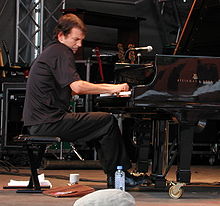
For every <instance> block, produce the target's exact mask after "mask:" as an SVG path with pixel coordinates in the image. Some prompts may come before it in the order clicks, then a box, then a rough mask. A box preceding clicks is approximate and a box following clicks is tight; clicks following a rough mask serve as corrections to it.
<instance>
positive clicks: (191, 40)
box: [174, 0, 220, 56]
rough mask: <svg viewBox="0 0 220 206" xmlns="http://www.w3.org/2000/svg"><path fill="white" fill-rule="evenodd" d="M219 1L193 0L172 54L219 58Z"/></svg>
mask: <svg viewBox="0 0 220 206" xmlns="http://www.w3.org/2000/svg"><path fill="white" fill-rule="evenodd" d="M219 25H220V1H219V0H194V2H193V4H192V7H191V9H190V12H189V14H188V17H187V20H186V22H185V25H184V27H183V30H182V33H181V35H180V38H179V40H178V42H177V45H176V48H175V50H174V54H180V55H182V54H184V55H199V56H220V26H219Z"/></svg>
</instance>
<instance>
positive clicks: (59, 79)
mask: <svg viewBox="0 0 220 206" xmlns="http://www.w3.org/2000/svg"><path fill="white" fill-rule="evenodd" d="M85 34H86V27H85V25H84V23H83V22H82V21H81V20H80V19H79V18H78V17H77V16H75V15H73V14H65V15H63V16H62V17H61V18H60V19H59V21H58V25H57V26H56V28H55V41H54V42H52V43H51V44H50V45H49V46H48V47H47V48H46V49H44V51H43V52H42V53H41V54H40V55H39V56H38V58H37V59H36V60H35V62H34V64H33V65H32V67H31V70H30V74H29V77H28V81H27V88H26V97H25V103H24V111H23V119H24V126H25V127H27V129H28V131H29V132H30V134H31V135H49V136H59V137H61V139H62V140H63V141H69V142H74V141H78V140H82V141H83V142H86V143H88V144H89V145H91V143H92V144H93V145H94V146H95V148H96V150H97V153H98V157H99V160H100V162H101V165H102V167H103V170H104V172H105V173H106V174H107V185H108V187H109V188H112V187H114V173H115V170H116V168H117V166H118V165H121V166H123V169H124V171H125V172H126V179H125V181H126V186H127V187H129V186H136V185H139V184H142V183H143V182H144V181H145V177H138V178H137V177H135V176H133V175H131V174H130V173H129V172H127V171H128V169H129V168H130V167H131V163H130V159H129V158H128V155H127V152H126V148H125V145H124V142H123V139H122V136H121V133H120V130H119V127H118V123H117V120H116V119H115V117H114V116H113V115H112V114H109V113H104V112H86V113H75V112H70V111H69V105H70V99H71V95H75V94H102V93H110V94H114V93H119V92H121V91H128V90H129V86H128V85H127V84H126V83H123V84H93V83H90V82H87V81H83V80H81V79H80V76H79V74H78V71H77V68H76V65H75V59H74V54H75V53H76V52H77V50H78V49H79V48H80V47H81V46H82V41H83V39H84V38H85Z"/></svg>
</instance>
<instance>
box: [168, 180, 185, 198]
mask: <svg viewBox="0 0 220 206" xmlns="http://www.w3.org/2000/svg"><path fill="white" fill-rule="evenodd" d="M171 184H172V186H171V187H170V188H169V196H170V197H171V198H173V199H179V198H180V197H182V195H183V188H182V187H183V186H185V185H186V184H185V183H176V184H175V183H171Z"/></svg>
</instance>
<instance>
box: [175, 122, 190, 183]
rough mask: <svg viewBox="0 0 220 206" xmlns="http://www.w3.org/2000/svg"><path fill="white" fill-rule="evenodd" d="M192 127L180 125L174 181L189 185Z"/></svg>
mask: <svg viewBox="0 0 220 206" xmlns="http://www.w3.org/2000/svg"><path fill="white" fill-rule="evenodd" d="M193 134H194V126H192V125H185V124H180V130H179V136H178V152H179V154H178V163H177V172H176V180H177V182H185V183H190V179H191V171H190V165H191V156H192V149H193V146H192V144H193Z"/></svg>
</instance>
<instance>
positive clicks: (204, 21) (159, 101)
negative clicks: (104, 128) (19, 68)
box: [97, 0, 220, 186]
mask: <svg viewBox="0 0 220 206" xmlns="http://www.w3.org/2000/svg"><path fill="white" fill-rule="evenodd" d="M219 23H220V1H219V0H209V1H207V0H194V2H193V4H192V7H191V10H190V12H189V15H188V17H187V20H186V22H185V25H184V27H183V30H182V33H181V35H180V38H179V41H178V43H177V45H176V48H175V51H174V54H172V55H163V54H157V55H156V57H155V63H154V67H153V68H154V71H153V76H152V73H151V75H150V79H149V71H152V67H150V68H149V66H148V65H139V66H140V68H141V69H140V71H139V73H140V74H141V77H140V78H141V83H140V84H138V83H137V82H138V77H135V79H136V81H134V76H133V75H132V77H131V79H132V78H133V80H132V81H131V85H132V90H131V96H130V97H121V98H117V97H104V98H103V97H100V98H98V99H97V105H98V108H99V109H100V108H101V109H102V110H103V109H104V110H105V109H106V110H107V109H108V110H109V111H117V112H119V113H120V112H122V113H123V114H126V115H130V116H133V117H135V118H138V117H140V118H145V119H151V120H152V121H153V122H155V124H154V134H153V135H154V137H153V145H154V155H153V163H152V164H153V165H152V175H153V176H154V177H155V180H156V182H158V185H159V186H164V185H165V184H164V179H165V175H166V172H167V170H166V171H165V172H164V171H163V165H164V163H166V161H167V157H165V156H164V155H165V153H166V151H167V141H166V138H167V136H168V134H167V133H168V132H167V129H168V126H167V121H168V122H170V121H173V122H175V123H177V124H178V135H177V146H178V149H177V156H178V164H177V171H176V177H177V181H178V182H184V183H190V177H191V172H190V165H191V154H192V144H193V136H194V130H195V128H196V127H197V125H198V123H199V122H200V121H205V120H206V119H219V117H220V40H219V39H220V27H219ZM121 66H122V65H120V68H118V67H119V66H118V65H116V74H117V75H122V78H119V77H117V79H123V80H126V78H127V80H129V72H128V70H127V69H126V68H128V69H129V68H132V67H138V65H124V68H123V70H121ZM134 69H135V68H134ZM144 69H145V70H144ZM119 71H122V72H119ZM123 71H125V73H124V72H123ZM145 71H146V72H145ZM133 73H134V72H133ZM145 74H147V75H146V76H145ZM145 77H146V78H145ZM145 79H146V82H145ZM149 80H150V81H149ZM168 124H169V123H168ZM166 155H167V154H166Z"/></svg>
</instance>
